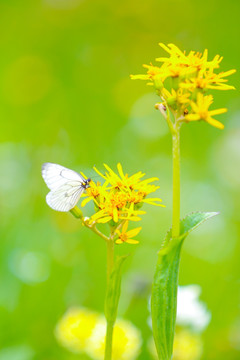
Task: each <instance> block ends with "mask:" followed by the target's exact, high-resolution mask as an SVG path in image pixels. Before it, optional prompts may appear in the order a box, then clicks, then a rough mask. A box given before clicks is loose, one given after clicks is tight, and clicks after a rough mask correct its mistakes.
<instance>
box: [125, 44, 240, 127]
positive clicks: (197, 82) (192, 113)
mask: <svg viewBox="0 0 240 360" xmlns="http://www.w3.org/2000/svg"><path fill="white" fill-rule="evenodd" d="M159 45H160V47H161V48H162V49H163V50H165V51H166V52H167V53H168V55H169V57H160V58H157V59H156V61H158V62H160V63H161V65H160V66H154V65H152V64H151V65H143V67H144V68H146V69H147V74H146V75H131V78H132V79H140V80H147V81H148V84H149V85H153V86H154V87H155V89H156V91H157V94H158V95H159V96H160V98H161V100H162V102H161V104H162V105H163V106H164V107H168V108H169V109H170V110H171V111H172V113H173V115H174V117H175V119H177V120H176V121H181V122H189V121H195V120H204V121H206V122H208V123H209V124H210V125H212V126H214V127H217V128H218V129H223V128H224V126H223V125H222V124H221V123H220V122H219V121H217V120H215V119H213V118H212V116H214V115H219V114H222V113H224V112H226V111H227V110H226V109H218V110H211V111H208V108H209V106H210V104H211V103H212V102H213V98H212V96H211V95H209V96H204V95H205V93H206V92H207V91H209V90H232V89H235V88H234V86H231V85H228V84H226V82H227V77H228V76H230V75H232V74H234V73H235V71H236V70H234V69H233V70H229V71H225V72H219V73H216V72H215V70H216V69H219V67H220V63H221V61H222V59H223V58H222V57H220V56H219V55H216V56H215V57H214V58H213V59H212V60H208V51H207V50H204V52H203V53H199V52H195V51H190V52H189V54H187V53H186V52H185V51H184V52H183V51H181V50H180V49H179V48H178V47H177V46H176V45H174V44H168V46H166V45H164V44H162V43H160V44H159ZM166 80H167V81H166ZM159 84H161V85H160V86H159ZM157 108H158V109H159V110H160V111H161V110H162V108H160V107H159V104H158V106H157ZM161 112H162V111H161ZM164 115H165V114H164ZM168 124H169V122H168ZM170 125H171V124H170Z"/></svg>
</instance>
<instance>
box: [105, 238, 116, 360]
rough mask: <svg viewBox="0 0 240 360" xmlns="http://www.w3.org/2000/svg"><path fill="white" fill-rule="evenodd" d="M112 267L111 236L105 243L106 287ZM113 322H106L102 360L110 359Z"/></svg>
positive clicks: (112, 250)
mask: <svg viewBox="0 0 240 360" xmlns="http://www.w3.org/2000/svg"><path fill="white" fill-rule="evenodd" d="M113 267H114V240H113V236H111V237H110V238H109V240H108V241H107V287H108V286H109V280H110V276H111V273H112V271H113ZM113 328H114V321H110V320H107V331H106V338H105V356H104V360H111V359H112V341H113Z"/></svg>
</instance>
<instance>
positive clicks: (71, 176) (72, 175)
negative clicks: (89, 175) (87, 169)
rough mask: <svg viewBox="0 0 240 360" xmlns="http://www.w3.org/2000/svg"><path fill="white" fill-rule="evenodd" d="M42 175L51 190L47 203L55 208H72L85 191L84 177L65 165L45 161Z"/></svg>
mask: <svg viewBox="0 0 240 360" xmlns="http://www.w3.org/2000/svg"><path fill="white" fill-rule="evenodd" d="M42 177H43V179H44V181H45V182H46V184H47V186H48V188H49V189H50V190H51V191H50V192H49V193H48V194H47V197H46V201H47V204H48V205H49V206H50V207H51V208H52V209H54V210H57V211H63V212H65V211H69V210H71V209H72V208H73V207H74V206H75V205H76V204H77V202H78V200H79V198H80V196H81V194H82V192H83V191H84V187H83V184H84V178H83V177H82V176H81V175H80V174H78V173H77V172H75V171H73V170H70V169H67V168H65V167H64V166H61V165H58V164H52V163H45V164H43V166H42Z"/></svg>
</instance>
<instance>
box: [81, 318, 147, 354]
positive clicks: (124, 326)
mask: <svg viewBox="0 0 240 360" xmlns="http://www.w3.org/2000/svg"><path fill="white" fill-rule="evenodd" d="M105 331H106V322H105V320H104V319H101V320H99V322H98V324H97V326H96V327H95V329H94V331H93V333H92V335H91V337H90V338H89V339H88V342H87V349H86V352H87V354H88V355H89V356H90V357H91V358H92V359H94V360H102V359H103V358H104V350H105ZM141 344H142V339H141V334H140V332H139V330H138V329H137V328H136V327H135V326H134V325H133V324H132V323H130V322H129V321H126V320H121V319H119V320H117V321H116V324H115V326H114V332H113V348H112V360H135V359H136V358H137V357H138V355H139V353H140V349H141Z"/></svg>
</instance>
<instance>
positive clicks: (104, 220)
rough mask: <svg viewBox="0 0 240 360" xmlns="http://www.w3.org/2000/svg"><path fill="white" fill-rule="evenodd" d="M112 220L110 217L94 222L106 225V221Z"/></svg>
mask: <svg viewBox="0 0 240 360" xmlns="http://www.w3.org/2000/svg"><path fill="white" fill-rule="evenodd" d="M110 220H112V217H111V216H105V217H103V218H100V219H97V220H96V221H97V222H98V223H101V224H105V223H107V222H108V221H110Z"/></svg>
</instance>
